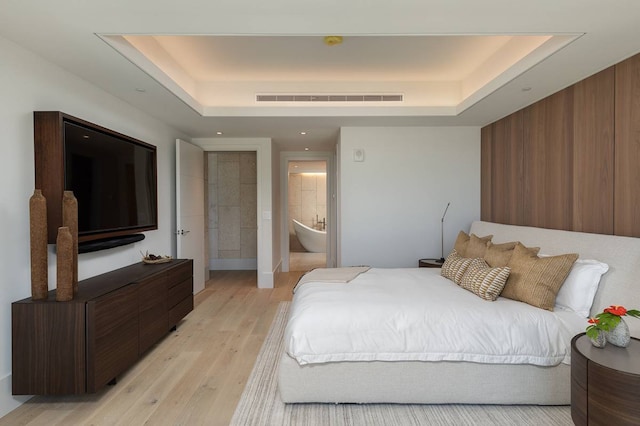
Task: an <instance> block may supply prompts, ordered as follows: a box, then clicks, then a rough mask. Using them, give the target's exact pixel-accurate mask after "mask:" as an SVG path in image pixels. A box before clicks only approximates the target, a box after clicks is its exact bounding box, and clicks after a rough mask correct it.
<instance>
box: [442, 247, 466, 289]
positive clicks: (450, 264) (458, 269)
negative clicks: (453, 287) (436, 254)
mask: <svg viewBox="0 0 640 426" xmlns="http://www.w3.org/2000/svg"><path fill="white" fill-rule="evenodd" d="M472 260H473V259H469V258H466V257H461V256H460V255H459V254H458V252H457V251H456V250H455V249H454V250H453V251H452V252H451V253H450V254H449V256H447V258H446V259H445V261H444V263H443V264H442V269H441V271H440V275H442V276H443V277H445V278H448V279H450V280H451V281H453V282H454V283H456V284H458V285H460V281H461V280H462V276H463V275H464V273H465V271H466V270H467V268H468V267H469V264H470V263H471V261H472Z"/></svg>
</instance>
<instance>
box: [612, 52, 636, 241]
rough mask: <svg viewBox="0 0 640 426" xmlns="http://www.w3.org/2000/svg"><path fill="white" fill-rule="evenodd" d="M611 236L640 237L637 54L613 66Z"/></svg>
mask: <svg viewBox="0 0 640 426" xmlns="http://www.w3.org/2000/svg"><path fill="white" fill-rule="evenodd" d="M615 85H616V94H615V104H616V106H615V108H616V113H615V132H616V135H615V193H614V234H615V235H626V236H631V237H640V220H638V212H639V211H640V191H639V190H638V188H640V167H639V165H640V55H636V56H634V57H632V58H629V59H627V60H626V61H623V62H621V63H619V64H616V65H615Z"/></svg>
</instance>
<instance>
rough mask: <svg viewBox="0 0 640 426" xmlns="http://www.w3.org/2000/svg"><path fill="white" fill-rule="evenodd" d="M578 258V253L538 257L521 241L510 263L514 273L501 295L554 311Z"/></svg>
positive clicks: (514, 250)
mask: <svg viewBox="0 0 640 426" xmlns="http://www.w3.org/2000/svg"><path fill="white" fill-rule="evenodd" d="M576 259H578V255H577V254H576V253H570V254H562V255H560V256H549V257H538V256H537V255H535V254H532V253H531V252H530V251H529V250H527V248H526V247H525V246H523V245H522V244H520V243H517V244H516V247H515V248H514V249H513V255H512V256H511V259H510V260H509V264H508V266H509V268H510V269H511V274H510V275H509V279H508V280H507V284H506V285H505V286H504V290H502V293H501V296H503V297H507V298H509V299H513V300H518V301H520V302H524V303H528V304H529V305H532V306H536V307H538V308H542V309H546V310H549V311H553V306H554V303H555V300H556V295H557V294H558V291H559V290H560V287H561V286H562V283H563V282H564V280H565V278H567V275H569V271H570V270H571V267H572V266H573V263H574V262H575V261H576Z"/></svg>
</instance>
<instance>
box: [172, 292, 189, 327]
mask: <svg viewBox="0 0 640 426" xmlns="http://www.w3.org/2000/svg"><path fill="white" fill-rule="evenodd" d="M191 311H193V296H189V297H187V298H186V299H184V300H182V301H181V302H180V303H178V304H177V305H176V306H174V307H173V308H171V309H170V310H169V328H171V327H173V326H174V325H176V324H178V322H180V320H181V319H182V318H184V317H185V316H186V315H187V314H188V313H189V312H191Z"/></svg>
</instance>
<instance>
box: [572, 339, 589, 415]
mask: <svg viewBox="0 0 640 426" xmlns="http://www.w3.org/2000/svg"><path fill="white" fill-rule="evenodd" d="M578 337H579V336H575V337H574V338H573V339H572V341H571V418H572V419H573V422H574V423H575V424H576V425H586V424H588V420H587V410H588V402H587V358H586V357H585V356H584V355H582V354H581V353H580V351H578V350H576V347H575V340H576V338H578Z"/></svg>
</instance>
